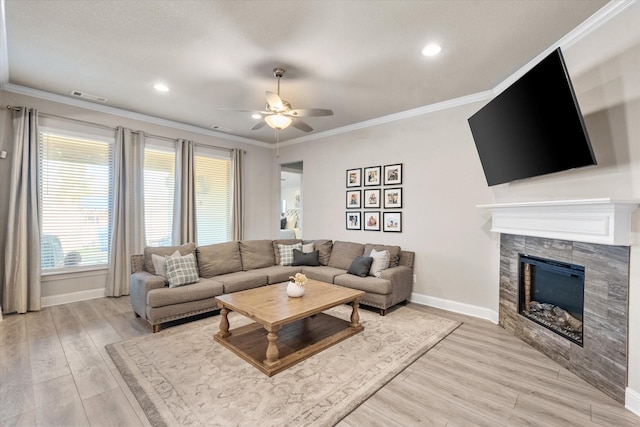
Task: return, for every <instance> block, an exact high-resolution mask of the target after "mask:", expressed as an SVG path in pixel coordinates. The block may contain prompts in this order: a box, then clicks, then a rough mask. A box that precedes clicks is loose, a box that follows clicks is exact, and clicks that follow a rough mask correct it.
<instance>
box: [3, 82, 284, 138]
mask: <svg viewBox="0 0 640 427" xmlns="http://www.w3.org/2000/svg"><path fill="white" fill-rule="evenodd" d="M2 90H4V91H7V92H12V93H17V94H20V95H26V96H31V97H33V98H38V99H44V100H46V101H53V102H58V103H60V104H65V105H71V106H73V107H80V108H85V109H87V110H93V111H98V112H101V113H105V114H111V115H114V116H120V117H125V118H128V119H133V120H138V121H141V122H145V123H152V124H156V125H160V126H166V127H170V128H172V129H179V130H184V131H188V132H193V133H197V134H200V135H207V136H214V137H217V138H222V139H225V140H227V141H234V142H241V143H244V144H250V145H255V146H258V147H263V148H272V144H268V143H266V142H262V141H256V140H254V139H249V138H243V137H241V136H235V135H229V134H227V133H223V132H216V131H214V130H209V129H205V128H201V127H198V126H193V125H188V124H186V123H181V122H175V121H173V120H167V119H162V118H159V117H155V116H150V115H147V114H141V113H134V112H132V111H128V110H123V109H120V108H115V107H110V106H108V105H101V104H94V103H93V102H89V101H85V100H82V99H76V98H71V97H68V96H63V95H58V94H55V93H51V92H46V91H43V90H39V89H33V88H29V87H25V86H20V85H16V84H13V83H7V84H5V85H4V87H2Z"/></svg>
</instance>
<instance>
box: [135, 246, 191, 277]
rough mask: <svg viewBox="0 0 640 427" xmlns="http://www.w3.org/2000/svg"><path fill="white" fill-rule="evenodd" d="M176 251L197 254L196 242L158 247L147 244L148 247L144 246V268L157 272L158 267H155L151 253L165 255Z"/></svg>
mask: <svg viewBox="0 0 640 427" xmlns="http://www.w3.org/2000/svg"><path fill="white" fill-rule="evenodd" d="M175 251H178V252H180V255H181V256H185V255H188V254H194V255H195V253H196V244H195V243H193V242H190V243H185V244H184V245H182V246H158V247H151V246H147V247H146V248H144V269H145V270H146V271H148V272H149V273H151V274H157V273H156V269H155V268H154V267H153V259H152V257H151V255H152V254H156V255H159V256H161V257H165V256H167V255H173V254H174V253H175Z"/></svg>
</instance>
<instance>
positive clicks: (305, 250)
mask: <svg viewBox="0 0 640 427" xmlns="http://www.w3.org/2000/svg"><path fill="white" fill-rule="evenodd" d="M314 251H315V248H314V245H313V242H311V243H307V244H306V245H302V253H305V254H310V253H311V252H314Z"/></svg>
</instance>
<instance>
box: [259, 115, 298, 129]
mask: <svg viewBox="0 0 640 427" xmlns="http://www.w3.org/2000/svg"><path fill="white" fill-rule="evenodd" d="M264 121H265V122H267V124H268V125H269V126H270V127H272V128H273V129H278V130H282V129H286V128H288V127H289V126H290V125H291V123H292V122H293V120H291V118H289V117H287V116H283V115H282V114H272V115H270V116H267V117H265V118H264Z"/></svg>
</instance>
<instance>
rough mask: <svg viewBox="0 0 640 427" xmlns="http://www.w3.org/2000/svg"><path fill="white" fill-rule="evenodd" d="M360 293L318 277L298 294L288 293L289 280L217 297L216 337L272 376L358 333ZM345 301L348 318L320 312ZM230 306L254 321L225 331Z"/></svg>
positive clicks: (359, 330)
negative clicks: (323, 280)
mask: <svg viewBox="0 0 640 427" xmlns="http://www.w3.org/2000/svg"><path fill="white" fill-rule="evenodd" d="M363 295H364V292H363V291H358V290H355V289H349V288H345V287H342V286H336V285H332V284H329V283H324V282H320V281H318V280H309V281H308V282H307V284H306V285H305V292H304V296H302V297H300V298H290V297H288V296H287V283H281V284H277V285H269V286H262V287H260V288H255V289H249V290H246V291H241V292H234V293H231V294H224V295H220V296H218V297H216V300H217V302H218V306H219V307H220V315H221V316H220V331H219V332H218V333H217V334H215V335H214V339H215V340H216V341H217V342H219V343H220V344H222V345H223V346H225V347H227V348H228V349H229V350H231V351H233V352H234V353H236V354H237V355H238V356H240V357H241V358H243V359H244V360H246V361H247V362H249V363H251V364H252V365H253V366H255V367H256V368H258V369H259V370H261V371H262V372H264V373H265V374H267V375H268V376H272V375H275V374H277V373H278V372H280V371H283V370H284V369H287V368H288V367H290V366H293V365H295V364H296V363H298V362H300V361H302V360H304V359H306V358H308V357H310V356H312V355H314V354H316V353H318V352H320V351H322V350H324V349H325V348H327V347H330V346H332V345H334V344H336V343H338V342H340V341H342V340H344V339H346V338H349V337H350V336H353V335H355V334H357V333H359V332H361V331H362V330H363V329H364V327H363V326H362V325H361V324H360V316H359V315H358V304H359V302H360V298H362V296H363ZM345 303H353V307H352V311H351V318H350V319H349V321H347V320H343V319H339V318H336V317H334V316H331V315H328V314H326V313H323V311H325V310H327V309H329V308H331V307H336V306H338V305H341V304H345ZM230 310H233V311H235V312H237V313H240V314H242V315H244V316H246V317H249V318H250V319H253V320H255V323H252V324H250V325H246V326H241V327H239V328H236V329H233V330H229V319H228V317H227V316H228V313H229V311H230Z"/></svg>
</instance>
